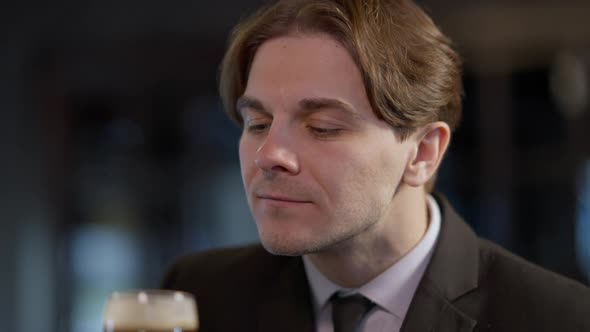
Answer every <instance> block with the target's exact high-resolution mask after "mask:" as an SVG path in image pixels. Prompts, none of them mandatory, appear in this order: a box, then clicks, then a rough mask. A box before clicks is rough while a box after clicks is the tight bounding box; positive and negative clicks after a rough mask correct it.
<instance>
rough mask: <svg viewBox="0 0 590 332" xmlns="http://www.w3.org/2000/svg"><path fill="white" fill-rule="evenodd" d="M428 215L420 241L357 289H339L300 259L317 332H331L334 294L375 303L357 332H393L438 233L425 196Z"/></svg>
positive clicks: (436, 212)
mask: <svg viewBox="0 0 590 332" xmlns="http://www.w3.org/2000/svg"><path fill="white" fill-rule="evenodd" d="M427 202H428V210H429V215H430V220H429V225H428V229H427V231H426V234H425V235H424V237H423V238H422V239H421V240H420V242H418V244H417V245H416V246H415V247H414V248H412V250H410V251H409V252H408V253H407V254H406V255H405V256H403V257H402V258H401V259H400V260H399V261H397V262H396V263H395V264H394V265H392V266H391V267H389V268H388V269H387V270H385V271H383V273H381V274H380V275H378V276H377V277H375V278H374V279H373V280H371V281H369V282H368V283H366V284H364V285H363V286H361V287H360V288H358V289H343V288H342V287H340V286H338V285H336V284H335V283H333V282H331V281H330V280H328V278H326V277H325V276H324V275H322V273H321V272H320V271H318V269H316V267H315V266H314V265H313V263H312V262H311V261H310V259H309V257H306V256H304V257H303V263H304V266H305V272H306V274H307V279H308V280H309V284H310V287H311V290H312V294H313V302H314V312H315V317H316V327H317V331H318V332H333V331H334V328H333V326H332V306H331V304H330V302H329V299H330V297H331V296H332V294H334V293H335V292H337V291H344V292H350V293H360V294H362V295H364V296H365V297H367V298H368V299H370V300H371V301H373V302H374V303H376V306H375V307H374V308H373V309H372V310H371V311H370V312H369V313H368V314H367V315H366V316H365V319H364V320H363V322H362V323H361V327H360V329H359V331H362V332H377V331H384V332H385V331H387V332H392V331H393V332H397V331H399V330H400V328H401V326H402V322H403V321H404V318H405V317H406V313H407V312H408V307H409V306H410V302H411V301H412V298H413V297H414V293H415V292H416V288H417V287H418V283H419V282H420V279H422V275H423V274H424V270H425V269H426V266H427V265H428V262H430V257H431V256H432V251H433V249H434V245H435V243H436V239H437V237H438V233H439V231H440V223H441V213H440V208H439V206H438V204H437V203H436V201H435V200H434V198H433V197H432V196H430V195H428V196H427Z"/></svg>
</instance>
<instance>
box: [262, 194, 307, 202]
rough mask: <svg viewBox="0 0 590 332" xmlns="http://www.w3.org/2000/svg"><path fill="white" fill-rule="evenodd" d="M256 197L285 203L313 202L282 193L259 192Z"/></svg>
mask: <svg viewBox="0 0 590 332" xmlns="http://www.w3.org/2000/svg"><path fill="white" fill-rule="evenodd" d="M256 198H258V199H262V200H267V201H275V202H285V203H311V201H308V200H305V199H301V198H297V197H290V196H286V195H280V194H257V195H256Z"/></svg>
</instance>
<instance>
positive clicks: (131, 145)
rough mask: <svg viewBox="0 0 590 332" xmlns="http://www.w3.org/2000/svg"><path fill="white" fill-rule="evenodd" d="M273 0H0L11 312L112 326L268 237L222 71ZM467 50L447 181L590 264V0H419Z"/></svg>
mask: <svg viewBox="0 0 590 332" xmlns="http://www.w3.org/2000/svg"><path fill="white" fill-rule="evenodd" d="M262 2H263V1H254V0H250V1H243V0H242V1H239V0H233V1H230V0H217V1H199V0H192V1H187V0H182V1H167V2H162V1H139V0H124V1H114V0H101V1H98V0H82V1H79V0H77V1H74V0H58V1H53V2H44V1H38V0H26V1H20V2H12V3H10V2H6V1H5V2H3V3H2V5H0V132H1V133H2V139H1V140H0V144H1V145H0V146H1V149H0V153H1V155H2V168H1V171H0V174H1V178H0V179H1V185H0V193H1V198H2V200H1V201H2V203H1V205H0V206H1V210H0V227H1V228H0V230H1V231H0V255H1V256H0V257H2V260H1V262H2V268H1V274H0V285H1V286H0V299H2V300H0V326H2V330H6V331H18V332H29V331H30V332H36V331H49V332H52V331H59V332H62V331H64V332H70V331H71V332H87V331H88V332H90V331H99V330H100V327H101V320H100V319H101V314H102V308H103V305H104V300H105V298H106V296H108V294H109V293H110V292H111V291H113V290H115V289H124V288H140V287H145V288H151V287H157V285H158V280H159V279H160V277H161V276H162V273H163V271H164V269H165V267H166V266H167V265H168V264H169V263H170V262H171V261H172V260H173V259H174V258H175V257H178V256H179V255H181V254H184V253H188V252H191V251H196V250H203V249H205V248H210V247H216V246H223V245H235V244H239V243H247V242H253V241H256V231H255V228H254V224H253V222H252V221H251V217H250V215H249V212H248V209H247V205H246V203H245V199H244V198H243V192H242V187H241V179H240V175H239V168H238V162H237V139H238V136H239V130H238V129H237V128H236V127H234V126H233V125H232V124H231V123H230V121H229V120H227V119H226V118H225V116H224V115H223V114H222V112H221V107H220V102H219V100H218V97H217V88H216V85H217V70H218V65H219V61H220V59H221V57H222V55H223V52H224V49H225V46H226V42H227V35H228V32H229V30H230V29H231V27H232V26H233V25H234V24H235V23H236V22H237V20H238V19H239V18H240V17H242V16H244V15H246V13H249V12H251V10H252V9H253V8H256V7H257V6H258V5H259V4H260V3H262ZM419 3H420V4H422V5H424V7H426V8H427V10H428V11H429V12H430V13H431V14H432V16H433V17H434V19H435V21H436V22H437V23H438V24H439V25H440V26H441V28H442V29H443V31H444V32H446V33H447V34H448V35H450V36H451V38H452V39H453V40H454V41H455V43H456V44H457V48H458V49H459V51H460V53H461V54H462V55H463V57H464V59H465V63H466V70H465V84H466V97H465V102H464V105H465V116H464V121H463V124H462V126H461V127H460V129H459V130H458V132H457V133H456V135H455V136H454V138H453V143H452V147H451V151H450V153H449V155H448V156H447V159H446V160H445V162H444V165H443V168H442V170H441V174H440V180H439V183H438V189H439V190H440V191H442V192H443V193H445V194H447V195H448V196H449V197H450V199H451V201H452V202H453V203H454V204H455V205H456V207H457V209H458V210H459V211H460V212H461V213H462V214H463V215H464V216H465V217H466V219H467V220H468V221H469V223H471V224H472V226H473V227H474V228H475V229H476V231H477V232H478V233H479V234H480V235H482V236H483V237H486V238H489V239H492V240H493V241H496V242H498V243H500V244H501V245H502V246H504V247H506V248H508V249H510V250H512V251H514V252H516V253H518V254H519V255H521V256H524V257H525V258H527V259H529V260H531V261H533V262H535V263H537V264H540V265H542V266H544V267H546V268H548V269H550V270H553V271H556V272H558V273H561V274H564V275H566V276H569V277H571V278H574V279H577V280H579V281H581V282H584V283H588V280H589V279H588V278H589V276H590V245H589V244H588V242H589V241H590V134H589V133H588V131H589V130H590V110H589V108H590V107H589V102H588V100H589V94H590V22H589V19H588V17H590V1H564V0H560V1H549V0H545V1H540V0H529V1H526V0H520V1H508V0H506V1H500V0H496V1H492V0H488V1H483V0H478V1H474V0H464V1H459V0H454V1H451V0H438V1H437V0H430V1H426V0H425V1H419Z"/></svg>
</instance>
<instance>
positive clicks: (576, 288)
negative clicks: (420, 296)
mask: <svg viewBox="0 0 590 332" xmlns="http://www.w3.org/2000/svg"><path fill="white" fill-rule="evenodd" d="M479 243H480V267H479V271H480V273H479V287H478V288H479V289H480V290H483V291H484V296H485V297H486V298H487V299H488V302H489V303H488V305H489V306H490V307H492V308H494V309H493V310H492V311H493V312H495V313H496V314H498V316H517V317H521V319H523V320H528V321H529V323H530V320H531V318H534V321H535V322H536V323H537V324H539V325H540V326H544V328H547V327H548V325H549V326H556V328H557V327H567V326H570V327H572V329H573V330H574V331H577V330H578V328H579V329H580V331H581V330H582V327H583V328H584V329H588V328H590V289H589V288H588V287H587V286H585V285H583V284H581V283H579V282H576V281H574V280H571V279H568V278H565V277H563V276H561V275H558V274H556V273H553V272H551V271H548V270H546V269H544V268H541V267H540V266H537V265H535V264H533V263H531V262H528V261H526V260H525V259H523V258H521V257H518V256H516V255H514V254H512V253H510V252H508V251H507V250H505V249H503V248H501V247H500V246H498V245H496V244H494V243H492V242H489V241H487V240H480V241H479ZM495 318H498V317H495ZM553 324H556V325H553Z"/></svg>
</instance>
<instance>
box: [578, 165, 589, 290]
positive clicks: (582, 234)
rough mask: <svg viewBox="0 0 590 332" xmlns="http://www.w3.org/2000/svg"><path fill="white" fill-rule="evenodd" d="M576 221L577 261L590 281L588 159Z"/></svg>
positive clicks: (581, 184) (584, 170)
mask: <svg viewBox="0 0 590 332" xmlns="http://www.w3.org/2000/svg"><path fill="white" fill-rule="evenodd" d="M579 184H580V187H579V196H578V197H579V199H578V211H577V223H576V226H577V227H576V243H577V246H576V247H577V258H578V263H579V265H580V267H581V268H582V270H583V271H584V273H585V274H586V278H587V280H589V281H590V160H588V161H586V164H585V167H584V168H583V171H582V174H581V178H580V181H579Z"/></svg>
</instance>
